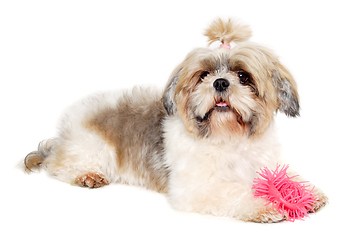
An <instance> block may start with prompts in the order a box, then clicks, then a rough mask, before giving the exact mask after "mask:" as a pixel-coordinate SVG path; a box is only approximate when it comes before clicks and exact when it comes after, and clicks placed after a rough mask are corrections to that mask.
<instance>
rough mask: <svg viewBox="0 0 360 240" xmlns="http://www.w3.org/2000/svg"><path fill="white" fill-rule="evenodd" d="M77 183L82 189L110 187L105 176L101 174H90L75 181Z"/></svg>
mask: <svg viewBox="0 0 360 240" xmlns="http://www.w3.org/2000/svg"><path fill="white" fill-rule="evenodd" d="M75 183H76V184H77V185H79V186H80V187H89V188H98V187H102V186H105V185H109V182H108V180H106V178H105V176H104V175H102V174H99V173H88V174H85V175H83V176H81V177H79V178H77V179H76V180H75Z"/></svg>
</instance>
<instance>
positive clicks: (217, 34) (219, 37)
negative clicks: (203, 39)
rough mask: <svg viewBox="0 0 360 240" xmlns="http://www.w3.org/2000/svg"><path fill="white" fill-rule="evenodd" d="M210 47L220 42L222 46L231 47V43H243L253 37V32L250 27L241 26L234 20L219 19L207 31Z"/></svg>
mask: <svg viewBox="0 0 360 240" xmlns="http://www.w3.org/2000/svg"><path fill="white" fill-rule="evenodd" d="M204 35H205V36H207V37H208V39H209V40H208V41H209V45H210V44H212V43H213V42H216V41H220V42H221V43H222V44H226V45H230V43H231V42H235V43H236V42H243V41H246V40H248V39H249V38H250V37H251V36H252V31H251V29H250V27H249V26H248V25H241V24H238V23H236V22H234V20H232V19H229V20H228V21H223V20H222V19H220V18H219V19H217V20H215V21H213V22H212V23H211V25H210V26H209V28H208V29H206V30H205V34H204Z"/></svg>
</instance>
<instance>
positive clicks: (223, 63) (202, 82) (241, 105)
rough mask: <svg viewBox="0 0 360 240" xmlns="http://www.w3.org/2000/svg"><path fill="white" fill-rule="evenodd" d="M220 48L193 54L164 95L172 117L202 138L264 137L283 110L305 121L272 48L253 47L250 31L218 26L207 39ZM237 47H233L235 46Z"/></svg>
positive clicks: (292, 83) (220, 23) (223, 24)
mask: <svg viewBox="0 0 360 240" xmlns="http://www.w3.org/2000/svg"><path fill="white" fill-rule="evenodd" d="M205 35H207V36H208V37H209V42H210V44H211V43H213V42H215V41H217V40H219V41H221V43H222V45H221V47H220V48H216V49H210V48H199V49H195V50H194V51H192V52H190V53H189V54H188V56H187V57H186V59H185V60H184V61H183V62H182V63H181V64H180V65H179V66H178V67H177V68H176V69H175V70H174V72H173V74H172V76H171V77H170V80H169V82H168V84H167V87H166V89H165V92H164V96H163V102H164V106H165V108H166V110H167V112H168V114H169V115H178V116H179V117H180V118H181V119H182V120H183V122H184V124H185V127H186V129H187V131H188V132H189V133H191V134H194V135H196V136H198V137H212V136H213V137H219V136H234V137H237V136H239V135H247V136H258V135H261V134H262V133H263V132H264V131H265V130H266V128H267V127H268V126H269V124H270V122H271V121H272V119H273V116H274V113H275V112H277V111H278V110H279V111H281V112H283V113H285V114H286V115H288V116H291V117H296V116H298V115H299V101H298V93H297V89H296V83H295V81H294V80H293V78H292V76H291V74H290V73H289V72H288V70H286V68H285V67H284V66H283V65H282V64H281V63H280V62H279V60H278V58H277V57H276V56H275V55H274V54H273V53H272V52H271V51H269V50H268V49H267V48H265V47H262V46H260V45H258V44H255V43H252V42H249V41H247V39H248V38H249V37H250V36H251V31H250V30H249V28H248V26H241V25H236V24H234V23H233V21H231V20H229V21H228V22H224V21H222V20H220V19H219V20H217V21H215V22H214V23H213V24H212V25H211V26H210V27H209V29H208V30H207V31H206V34H205ZM232 42H236V43H237V44H236V45H235V46H233V47H230V43H232Z"/></svg>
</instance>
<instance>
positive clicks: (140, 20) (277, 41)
mask: <svg viewBox="0 0 360 240" xmlns="http://www.w3.org/2000/svg"><path fill="white" fill-rule="evenodd" d="M358 9H359V7H358V3H356V1H352V2H351V1H344V0H343V1H315V0H311V1H297V2H296V3H295V2H293V1H275V0H272V1H250V0H248V1H241V0H236V1H226V0H218V1H210V0H207V1H195V0H191V1H187V0H183V1H156V0H151V1H105V0H104V1H90V0H86V1H76V0H70V1H66V0H62V1H48V0H44V1H38V0H32V1H16V0H12V1H10V0H9V1H1V3H0V80H1V87H0V91H1V94H0V104H1V105H0V109H1V116H0V123H1V124H0V130H1V134H0V139H1V145H0V146H1V160H0V161H1V170H2V171H1V172H2V173H1V177H0V178H1V179H0V181H1V190H0V219H1V221H2V223H1V224H0V228H1V230H0V238H1V239H25V238H28V239H100V238H101V239H142V238H147V239H248V238H251V239H283V238H285V237H286V238H289V239H327V238H330V237H333V238H334V239H339V238H340V237H341V239H358V237H359V234H358V229H356V228H357V227H358V226H359V214H360V212H359V197H360V196H359V180H358V177H357V175H358V173H359V167H358V166H357V163H358V162H359V160H360V157H359V153H358V152H359V151H358V148H359V134H360V132H359V114H358V110H359V87H360V85H359V81H360V77H359V63H360V61H359V55H360V51H359V50H360V49H359V45H358V44H359V42H360V37H359V23H360V17H359V12H358ZM218 16H220V17H236V18H238V19H241V20H243V21H244V22H245V23H248V24H250V25H251V27H252V29H253V31H254V37H253V38H252V40H253V41H256V42H259V43H262V44H264V45H266V46H268V47H270V48H272V49H274V51H275V52H276V53H277V54H278V55H279V57H280V59H281V61H282V62H283V63H284V64H285V65H286V66H287V67H288V68H289V69H290V71H291V72H292V73H293V75H294V77H295V79H296V80H297V82H298V86H299V93H300V99H301V117H300V118H297V119H287V118H286V117H285V116H282V115H280V114H279V115H278V116H277V125H278V128H279V134H280V138H281V140H282V142H283V148H284V154H285V156H286V157H287V158H288V160H289V162H290V164H291V166H292V167H294V168H295V169H297V170H298V172H300V173H301V174H302V175H303V176H304V177H305V178H306V179H308V180H310V181H312V182H314V183H315V184H316V185H317V186H320V187H321V188H322V189H323V190H324V192H325V193H326V194H327V195H328V196H329V198H330V205H328V206H327V207H326V208H325V209H323V210H322V211H320V212H319V213H317V214H316V215H311V218H308V219H306V220H305V221H296V222H295V223H291V222H282V223H279V224H254V223H244V222H241V221H235V220H230V219H227V218H215V217H210V216H201V215H198V214H186V213H180V212H177V211H174V210H173V209H171V207H170V206H169V204H168V203H167V201H166V198H165V196H163V195H160V194H157V193H155V192H151V191H147V190H144V189H141V188H136V187H129V186H123V185H119V184H114V185H110V186H107V187H105V188H102V189H96V190H89V189H83V188H79V187H74V186H70V185H68V184H65V183H62V182H59V181H57V180H54V179H52V178H51V177H50V176H48V175H47V174H46V173H44V172H43V173H41V174H31V175H26V174H24V173H23V172H22V171H21V170H19V169H17V168H16V165H17V164H18V163H19V162H21V161H22V159H23V157H24V156H25V155H26V154H27V153H29V152H30V151H33V150H35V149H36V147H37V144H38V142H39V141H41V140H43V139H46V138H50V137H53V136H55V134H56V126H57V121H58V118H59V116H60V115H61V112H62V111H63V110H64V108H65V107H66V106H68V105H69V104H70V103H72V102H74V101H75V100H77V99H79V98H80V97H83V96H86V95H87V94H89V93H92V92H95V91H99V90H107V89H121V88H128V87H131V86H133V85H135V84H139V85H141V84H147V85H152V84H155V85H158V86H160V87H162V86H163V85H164V84H165V82H166V81H167V78H168V77H169V75H170V73H171V72H172V70H173V69H174V68H175V67H176V66H177V64H179V63H180V62H181V61H182V60H183V59H184V57H185V55H186V54H187V53H188V52H189V51H191V50H192V49H194V48H195V47H205V46H206V38H205V37H204V36H203V35H202V33H203V30H204V28H206V27H207V26H208V24H209V23H210V22H211V21H212V20H213V19H214V18H215V17H218ZM350 236H351V237H350Z"/></svg>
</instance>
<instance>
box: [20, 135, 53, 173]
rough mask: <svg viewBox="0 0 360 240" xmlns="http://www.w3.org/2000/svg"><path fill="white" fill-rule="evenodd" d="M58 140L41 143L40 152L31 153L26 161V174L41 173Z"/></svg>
mask: <svg viewBox="0 0 360 240" xmlns="http://www.w3.org/2000/svg"><path fill="white" fill-rule="evenodd" d="M55 142H56V138H51V139H47V140H44V141H42V142H40V143H39V146H38V150H37V151H33V152H31V153H29V154H28V155H27V156H26V157H25V159H24V165H25V166H24V168H25V172H27V173H31V172H34V171H40V169H41V165H42V163H43V162H44V160H45V158H46V157H48V156H49V155H50V154H51V149H52V148H53V147H54V145H55Z"/></svg>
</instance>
